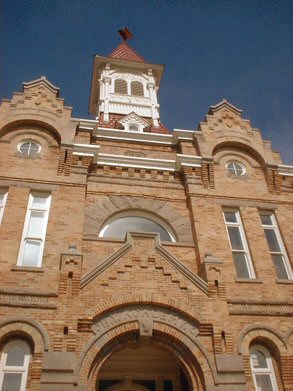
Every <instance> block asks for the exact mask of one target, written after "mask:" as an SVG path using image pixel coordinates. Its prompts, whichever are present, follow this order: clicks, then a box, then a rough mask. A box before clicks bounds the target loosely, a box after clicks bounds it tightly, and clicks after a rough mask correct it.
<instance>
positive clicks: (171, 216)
mask: <svg viewBox="0 0 293 391" xmlns="http://www.w3.org/2000/svg"><path fill="white" fill-rule="evenodd" d="M130 209H133V210H135V209H136V210H142V211H145V212H149V213H150V214H155V215H158V216H159V217H161V218H162V219H163V220H164V221H166V223H167V224H168V225H170V226H171V228H172V229H173V230H174V232H175V233H176V235H177V237H178V240H179V241H185V242H186V241H192V235H191V233H190V231H191V230H190V229H186V227H190V223H189V220H188V218H187V217H186V218H185V217H184V216H181V215H180V213H179V212H178V211H176V210H175V209H174V208H173V206H172V205H171V203H170V202H167V201H162V200H156V199H146V198H144V197H130V196H123V195H121V196H115V195H109V196H108V197H107V198H106V199H103V200H102V201H101V202H97V203H96V204H93V205H92V206H91V207H90V208H89V209H88V211H86V221H85V233H86V234H90V235H98V233H99V231H100V230H101V228H102V226H103V225H104V223H105V222H106V221H107V220H108V219H109V218H110V217H111V216H113V215H114V214H115V213H118V212H123V211H125V210H130Z"/></svg>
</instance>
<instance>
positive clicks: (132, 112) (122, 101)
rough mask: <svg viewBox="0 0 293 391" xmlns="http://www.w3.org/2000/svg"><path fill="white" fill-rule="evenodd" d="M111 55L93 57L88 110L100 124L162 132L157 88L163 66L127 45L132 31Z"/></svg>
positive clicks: (126, 30)
mask: <svg viewBox="0 0 293 391" xmlns="http://www.w3.org/2000/svg"><path fill="white" fill-rule="evenodd" d="M119 34H120V36H121V38H122V42H121V43H120V44H119V45H118V47H117V48H116V49H115V50H114V51H113V52H112V53H111V54H110V55H109V57H102V56H98V55H96V56H95V57H94V65H93V74H92V84H91V93H90V104H89V112H90V114H94V115H95V116H96V119H97V120H98V121H99V123H100V125H101V126H104V127H111V128H117V129H124V130H129V131H140V132H145V131H147V132H156V133H157V132H159V133H161V132H163V133H167V132H168V130H167V129H166V128H165V127H164V125H162V124H161V122H160V110H159V109H160V106H159V103H158V90H159V87H160V81H161V78H162V74H163V70H164V66H163V65H159V64H151V63H148V62H146V61H145V60H144V59H143V58H142V57H141V56H140V55H139V54H138V53H136V52H135V51H134V50H133V49H132V48H131V47H130V46H129V44H128V40H129V39H130V38H132V34H131V32H130V31H129V30H128V29H127V28H124V29H122V30H120V31H119Z"/></svg>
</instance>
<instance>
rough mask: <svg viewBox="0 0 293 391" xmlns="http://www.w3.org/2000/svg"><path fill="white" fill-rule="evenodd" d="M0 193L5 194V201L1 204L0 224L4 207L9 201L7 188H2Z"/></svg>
mask: <svg viewBox="0 0 293 391" xmlns="http://www.w3.org/2000/svg"><path fill="white" fill-rule="evenodd" d="M0 194H3V202H2V204H1V205H0V225H1V221H2V218H3V214H4V209H5V205H6V201H7V196H8V191H7V190H5V189H0Z"/></svg>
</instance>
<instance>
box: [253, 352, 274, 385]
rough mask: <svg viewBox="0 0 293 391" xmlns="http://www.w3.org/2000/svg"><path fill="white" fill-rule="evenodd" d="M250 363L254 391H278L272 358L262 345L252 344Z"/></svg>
mask: <svg viewBox="0 0 293 391" xmlns="http://www.w3.org/2000/svg"><path fill="white" fill-rule="evenodd" d="M250 365H251V371H252V374H253V380H254V385H255V390H256V391H278V386H277V382H276V377H275V372H274V367H273V363H272V358H271V355H270V353H269V352H268V350H267V349H265V348H264V347H263V346H258V345H255V346H252V347H251V349H250Z"/></svg>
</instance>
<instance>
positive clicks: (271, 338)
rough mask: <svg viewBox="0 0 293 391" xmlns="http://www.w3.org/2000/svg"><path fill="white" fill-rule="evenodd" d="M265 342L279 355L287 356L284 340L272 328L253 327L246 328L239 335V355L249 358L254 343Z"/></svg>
mask: <svg viewBox="0 0 293 391" xmlns="http://www.w3.org/2000/svg"><path fill="white" fill-rule="evenodd" d="M257 340H259V341H265V342H266V343H267V345H268V346H269V347H270V346H271V347H272V348H273V349H274V350H275V351H277V352H278V353H279V354H281V355H282V354H286V352H287V345H286V343H285V341H284V338H283V337H282V336H281V335H280V334H279V333H278V332H277V331H276V330H274V329H273V328H272V327H268V326H262V325H251V326H247V327H245V328H244V329H243V330H242V332H241V333H240V335H239V338H238V343H237V350H238V353H239V354H242V355H244V356H249V347H250V345H251V343H252V342H253V341H257Z"/></svg>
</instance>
